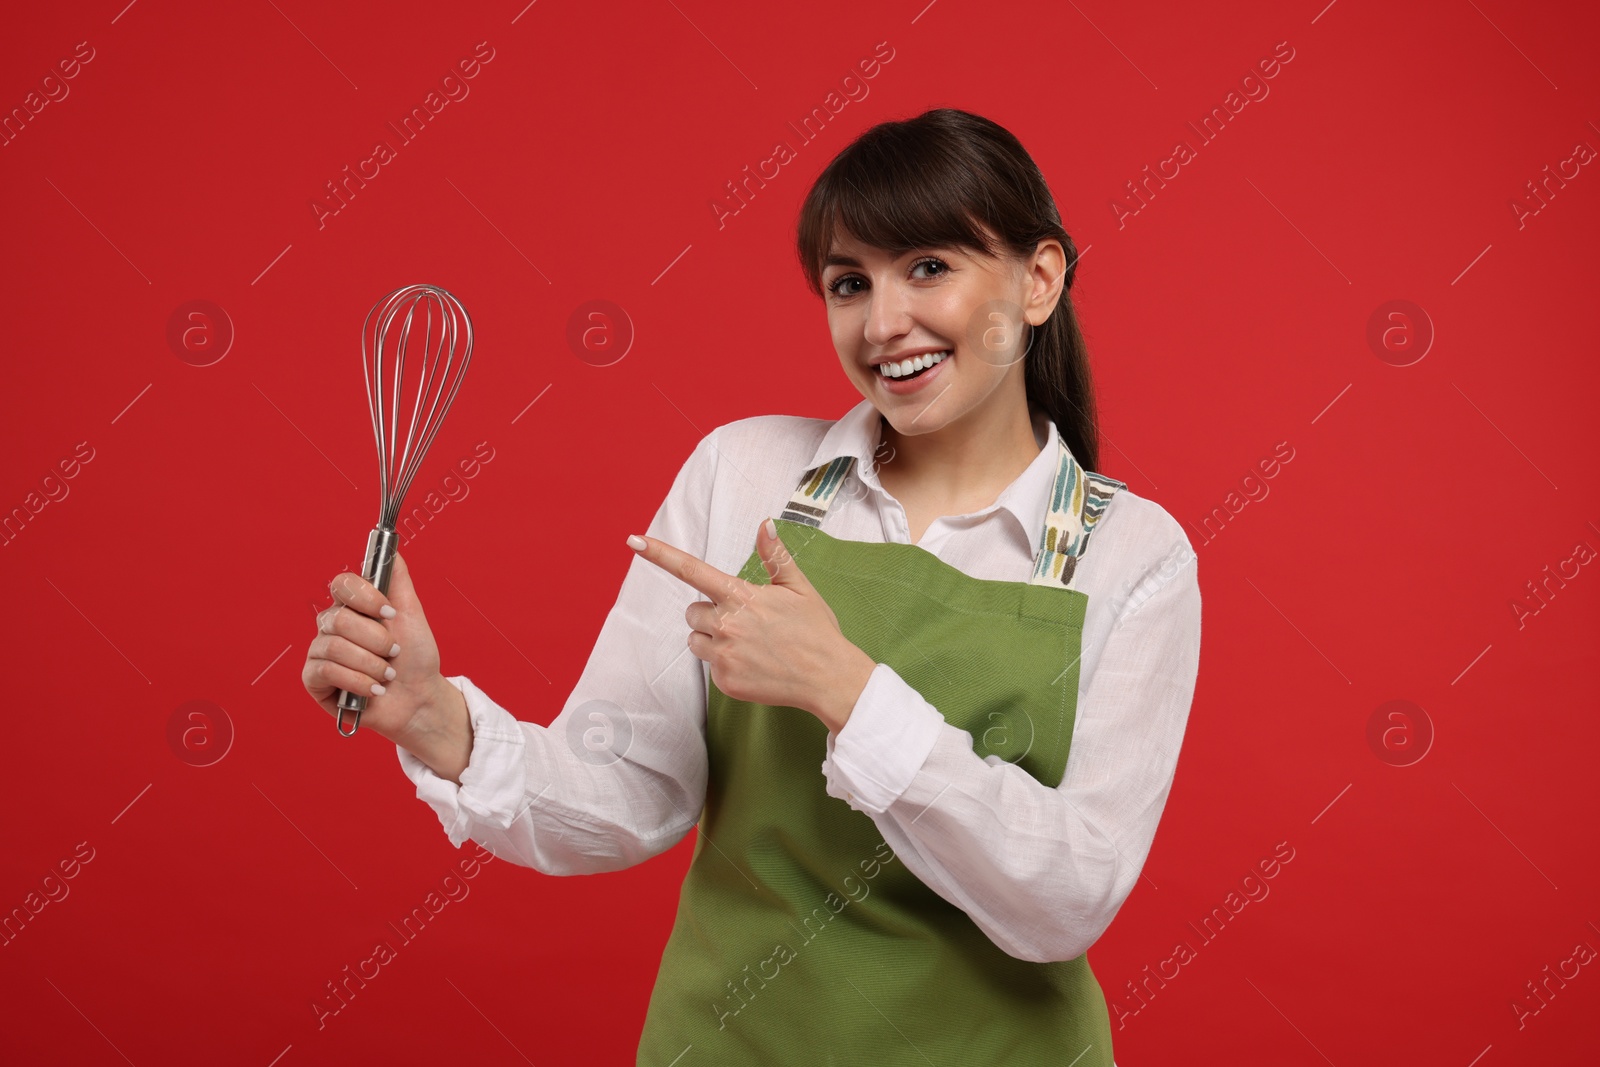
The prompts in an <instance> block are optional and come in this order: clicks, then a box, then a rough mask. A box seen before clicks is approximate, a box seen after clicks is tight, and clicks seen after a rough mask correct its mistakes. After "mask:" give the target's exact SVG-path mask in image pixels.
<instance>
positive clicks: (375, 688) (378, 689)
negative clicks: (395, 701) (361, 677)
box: [372, 682, 387, 697]
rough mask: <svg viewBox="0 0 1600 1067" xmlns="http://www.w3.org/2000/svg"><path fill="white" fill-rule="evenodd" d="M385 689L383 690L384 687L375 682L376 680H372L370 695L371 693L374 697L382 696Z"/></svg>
mask: <svg viewBox="0 0 1600 1067" xmlns="http://www.w3.org/2000/svg"><path fill="white" fill-rule="evenodd" d="M386 691H387V690H385V689H384V688H383V686H381V685H379V684H378V683H377V682H373V683H372V695H373V696H375V697H381V696H383V694H384V693H385V692H386Z"/></svg>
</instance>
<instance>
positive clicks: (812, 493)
mask: <svg viewBox="0 0 1600 1067" xmlns="http://www.w3.org/2000/svg"><path fill="white" fill-rule="evenodd" d="M855 461H856V457H854V456H839V457H837V458H835V459H832V460H829V461H828V462H827V463H824V464H823V465H822V466H820V467H812V468H811V469H810V470H808V471H806V472H805V473H804V474H802V475H801V476H800V484H799V485H796V486H795V487H794V495H793V496H791V497H790V498H789V503H788V504H787V505H786V506H785V507H784V509H783V514H781V515H779V516H778V518H780V519H784V520H786V521H788V522H803V523H805V524H806V525H807V526H816V527H821V525H822V520H823V517H824V516H826V515H827V514H828V505H830V504H832V503H833V498H834V496H835V494H837V493H838V492H839V486H841V485H843V484H844V479H845V475H847V474H849V473H850V468H851V467H852V466H853V465H854V464H855Z"/></svg>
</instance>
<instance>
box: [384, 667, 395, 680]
mask: <svg viewBox="0 0 1600 1067" xmlns="http://www.w3.org/2000/svg"><path fill="white" fill-rule="evenodd" d="M383 680H384V681H386V682H392V681H394V668H393V667H385V668H384V669H383Z"/></svg>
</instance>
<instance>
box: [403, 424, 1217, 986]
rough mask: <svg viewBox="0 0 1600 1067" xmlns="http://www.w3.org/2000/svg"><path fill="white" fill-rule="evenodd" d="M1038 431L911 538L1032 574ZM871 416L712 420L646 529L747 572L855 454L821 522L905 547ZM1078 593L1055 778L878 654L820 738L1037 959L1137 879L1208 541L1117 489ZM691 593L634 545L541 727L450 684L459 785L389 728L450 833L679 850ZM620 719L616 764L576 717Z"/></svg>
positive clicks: (689, 745)
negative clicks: (782, 525) (770, 520)
mask: <svg viewBox="0 0 1600 1067" xmlns="http://www.w3.org/2000/svg"><path fill="white" fill-rule="evenodd" d="M1033 427H1034V439H1035V441H1036V442H1039V443H1040V444H1041V450H1040V452H1039V454H1038V456H1037V457H1036V458H1035V459H1034V461H1033V462H1032V463H1031V464H1030V465H1029V466H1028V467H1027V469H1026V470H1024V471H1023V472H1022V474H1021V475H1019V476H1018V477H1017V479H1016V480H1015V481H1014V482H1012V483H1011V485H1010V486H1008V487H1007V488H1006V489H1005V490H1004V491H1003V492H1001V494H1000V495H999V497H998V498H997V499H996V500H995V501H994V503H992V504H990V505H989V506H988V507H985V508H981V509H979V510H977V511H974V512H971V513H969V514H965V515H953V516H946V517H943V518H938V519H935V520H934V521H933V522H932V524H931V525H929V527H928V529H927V530H926V532H925V533H924V534H923V537H922V540H921V541H919V542H918V544H919V545H920V546H921V547H923V548H925V549H927V550H928V551H930V552H932V553H934V554H935V555H937V556H938V557H939V558H940V559H942V560H943V561H944V562H946V563H948V564H950V565H952V566H954V567H956V568H957V569H958V570H961V571H963V572H964V573H966V574H969V575H971V576H973V577H975V578H987V579H996V580H1000V581H1014V582H1026V581H1027V580H1028V577H1029V575H1030V573H1031V572H1032V564H1033V558H1034V553H1035V551H1036V549H1037V547H1038V540H1039V535H1040V531H1041V530H1042V529H1043V526H1044V516H1045V508H1046V504H1047V502H1048V496H1049V490H1050V485H1051V481H1052V479H1053V478H1054V476H1055V473H1056V445H1055V442H1056V439H1057V437H1058V436H1059V435H1058V432H1057V430H1056V428H1055V425H1054V424H1053V423H1051V422H1050V421H1049V420H1048V419H1046V418H1044V417H1043V416H1042V415H1041V414H1037V413H1036V414H1035V416H1034V421H1033ZM879 432H880V423H879V416H878V412H877V410H876V409H875V408H874V407H873V406H872V405H871V403H870V402H868V401H866V400H862V401H861V402H860V403H859V404H857V405H856V406H855V407H854V408H853V409H851V410H850V411H849V412H848V413H847V414H846V415H845V416H844V417H843V418H841V419H839V420H838V421H837V422H829V421H828V420H825V419H813V418H802V417H799V416H792V415H763V416H757V417H754V418H747V419H740V420H737V421H735V422H730V423H727V424H725V425H722V426H719V427H717V428H716V429H715V430H713V431H712V432H711V433H709V434H707V435H706V436H705V437H704V438H703V439H702V440H701V441H700V443H699V444H698V445H697V446H696V447H695V449H694V452H693V453H692V454H691V455H690V456H689V458H688V460H687V461H686V462H685V463H684V465H683V467H682V469H681V470H679V472H678V475H677V477H676V479H675V480H674V481H673V483H672V488H671V490H670V491H669V492H668V493H667V497H666V499H665V500H664V501H663V502H662V504H661V506H660V508H659V509H658V510H657V512H656V515H655V517H654V518H653V519H652V520H651V522H650V525H649V527H648V528H647V529H646V530H645V532H646V533H648V534H650V535H651V536H653V537H657V538H660V539H661V540H663V541H666V542H668V543H669V544H672V545H675V546H677V547H678V548H680V549H683V550H684V551H685V552H689V553H691V554H693V555H695V556H697V557H699V558H700V559H703V560H705V561H706V562H707V563H709V564H711V565H712V566H714V567H716V568H718V569H719V570H722V571H724V572H726V573H728V574H736V573H738V571H739V570H740V568H741V567H742V566H743V565H744V563H745V561H746V559H747V558H748V557H749V555H750V552H751V551H752V549H753V546H754V544H755V534H756V526H757V524H758V523H760V522H761V521H762V520H763V519H765V518H767V517H768V516H771V517H776V516H777V515H778V514H779V513H780V512H781V511H782V510H783V506H784V504H785V503H787V501H788V500H789V497H790V494H791V493H792V492H793V491H794V488H795V484H796V483H797V482H798V481H799V478H800V475H801V474H802V472H804V471H806V470H808V469H810V468H812V467H815V466H817V465H819V464H821V463H824V462H826V461H827V460H829V459H831V458H833V457H835V456H838V455H842V454H847V453H848V454H852V455H855V456H856V457H857V461H856V463H855V464H853V466H852V470H851V473H850V474H849V475H848V476H847V478H846V480H845V483H844V484H843V486H842V487H841V488H840V490H839V493H838V495H837V496H836V497H835V498H834V501H833V504H832V506H831V507H830V509H829V512H828V517H827V519H826V521H825V522H824V524H823V526H824V529H825V530H826V531H827V532H828V533H829V534H830V535H832V536H834V537H836V538H840V539H845V540H854V541H869V542H884V541H893V542H898V543H901V544H905V543H909V542H910V533H909V527H908V525H907V522H906V515H905V511H904V509H903V508H902V507H901V505H900V504H899V502H898V501H896V500H895V499H894V498H893V497H891V496H890V495H889V494H888V493H887V492H886V491H885V490H884V489H883V487H882V486H881V485H879V484H878V480H877V476H876V473H875V469H874V467H873V464H872V462H871V459H870V457H871V456H872V455H873V453H874V451H875V449H876V447H877V444H878V440H879ZM617 542H618V544H619V545H620V544H621V542H622V535H621V534H620V533H619V534H618V535H617ZM1072 587H1073V588H1075V589H1079V590H1081V591H1082V592H1084V593H1085V594H1086V595H1087V596H1088V598H1089V602H1088V610H1087V613H1086V618H1085V621H1084V631H1083V640H1082V647H1081V662H1080V667H1079V670H1080V673H1079V696H1078V704H1077V716H1076V721H1075V723H1074V725H1073V731H1072V743H1071V747H1070V749H1069V752H1068V759H1067V765H1066V771H1065V773H1064V775H1063V776H1062V779H1061V782H1060V784H1059V786H1057V787H1056V788H1053V789H1052V788H1049V787H1047V786H1045V785H1043V784H1042V783H1040V782H1039V781H1038V780H1037V779H1035V778H1033V777H1032V776H1031V775H1029V774H1028V773H1027V772H1026V771H1025V770H1023V769H1022V768H1021V767H1019V766H1016V765H1015V764H1011V763H1006V762H1004V761H1003V760H1002V759H1001V758H1000V757H999V756H997V755H990V756H988V757H986V758H980V757H979V756H978V755H977V754H976V753H975V752H974V751H973V739H972V735H971V734H970V733H968V732H967V731H965V730H962V729H960V728H958V727H955V726H952V725H950V724H949V723H947V722H945V720H944V717H943V716H942V715H940V714H939V712H938V710H937V709H936V708H934V707H933V705H931V704H929V703H928V702H927V701H925V700H924V699H923V698H922V697H921V695H920V694H918V693H917V692H916V691H915V690H914V689H912V688H911V687H910V686H909V685H908V684H907V683H906V682H905V681H903V680H902V679H901V678H900V676H899V675H898V674H896V673H895V672H894V670H893V669H892V668H890V667H889V666H888V665H886V664H883V663H880V664H878V665H877V667H876V668H874V670H873V671H872V674H871V675H870V677H869V680H868V682H867V685H866V688H865V689H864V690H862V692H861V695H860V698H859V699H858V700H857V702H856V704H855V706H854V708H853V709H852V711H851V714H850V717H849V719H848V720H847V721H846V722H845V725H844V726H843V727H842V728H841V729H839V730H838V731H830V732H829V733H828V738H827V745H826V751H825V752H818V753H816V754H815V755H816V756H818V757H819V758H820V760H821V766H820V773H821V774H822V776H823V778H824V779H825V782H826V791H827V793H828V795H830V796H834V797H838V798H839V799H840V800H843V801H845V802H846V803H848V804H849V805H850V806H851V807H853V808H855V809H856V810H858V811H862V812H865V813H866V814H867V815H869V816H870V817H871V818H872V820H873V821H874V822H875V823H876V824H877V826H878V829H879V830H880V831H881V832H882V834H883V837H884V840H885V841H886V842H887V843H888V844H889V846H890V847H891V848H893V849H894V851H895V855H896V857H897V858H899V859H900V860H901V861H902V862H904V863H905V865H906V866H907V867H908V868H909V869H910V870H911V871H912V872H913V873H914V874H916V875H917V876H918V877H919V878H921V879H922V881H923V882H924V883H925V884H927V885H928V886H929V887H930V888H932V889H933V890H934V891H935V892H936V893H938V894H939V895H940V896H941V897H943V898H944V899H945V900H947V901H949V902H950V903H952V904H954V905H955V906H957V907H959V908H961V909H962V910H963V911H964V912H966V913H967V914H968V915H969V916H970V917H971V918H972V920H973V922H974V923H976V924H977V925H978V927H979V928H980V929H982V930H983V931H984V933H985V934H987V935H988V936H989V938H990V939H991V940H992V941H994V943H995V944H996V945H998V946H999V947H1000V948H1001V949H1003V950H1005V951H1006V952H1007V953H1009V954H1010V955H1012V956H1015V957H1018V958H1020V959H1024V960H1031V961H1035V962H1044V961H1049V960H1066V959H1073V958H1075V957H1076V956H1078V955H1080V954H1082V953H1083V952H1084V951H1085V950H1086V949H1088V948H1089V946H1090V945H1092V944H1093V943H1094V941H1095V940H1096V939H1097V938H1099V936H1100V934H1101V933H1102V932H1103V931H1104V930H1105V928H1106V927H1107V926H1108V925H1109V924H1110V922H1111V919H1112V917H1113V916H1114V915H1115V914H1116V913H1117V909H1118V908H1120V907H1121V906H1122V902H1123V900H1124V899H1125V898H1126V897H1127V895H1128V892H1129V891H1130V890H1131V889H1132V888H1133V884H1134V881H1135V880H1136V879H1137V878H1138V876H1139V871H1140V869H1141V867H1142V866H1143V864H1144V859H1145V856H1146V854H1147V853H1148V852H1149V849H1150V843H1151V840H1152V839H1153V837H1154V835H1155V830H1156V823H1157V821H1158V820H1159V818H1160V816H1161V811H1162V808H1163V807H1164V806H1165V804H1166V800H1167V794H1168V791H1169V790H1170V789H1171V786H1172V779H1173V772H1174V770H1175V768H1176V765H1177V760H1178V750H1179V746H1180V745H1181V743H1182V741H1183V733H1184V728H1185V725H1186V723H1187V721H1188V716H1189V706H1190V702H1191V700H1192V699H1193V695H1194V685H1195V676H1196V672H1197V670H1198V667H1199V656H1200V589H1199V585H1198V581H1197V563H1196V558H1195V554H1194V551H1193V549H1192V548H1191V547H1190V544H1189V540H1188V537H1187V536H1186V534H1185V532H1184V530H1183V527H1182V526H1181V525H1180V524H1179V523H1178V522H1177V520H1175V519H1174V518H1173V517H1172V516H1171V515H1169V514H1168V513H1167V512H1166V511H1165V510H1164V509H1163V508H1162V507H1161V506H1160V505H1158V504H1156V503H1155V502H1153V501H1150V500H1146V499H1144V498H1143V497H1140V496H1137V495H1135V494H1134V493H1132V492H1130V491H1129V490H1126V489H1123V490H1120V491H1118V492H1117V493H1116V494H1115V495H1114V496H1113V497H1112V499H1111V503H1110V504H1109V505H1108V506H1107V509H1106V511H1105V513H1104V515H1103V516H1102V517H1101V519H1100V521H1099V523H1098V525H1097V526H1095V528H1094V531H1093V533H1092V535H1091V536H1090V539H1089V543H1088V547H1087V549H1086V550H1085V552H1084V555H1083V558H1082V559H1080V560H1079V562H1078V568H1077V571H1076V573H1075V574H1074V576H1073V580H1072ZM699 599H703V597H702V596H701V595H700V593H698V592H697V591H696V590H694V589H693V588H691V587H690V586H689V585H687V584H685V583H683V582H681V581H680V580H678V579H677V578H674V577H672V576H671V575H669V574H667V573H666V572H665V571H663V570H662V569H660V568H659V567H657V566H656V565H654V564H652V563H650V562H648V561H647V560H645V559H643V558H642V557H636V558H635V559H633V560H632V561H631V562H630V564H629V567H628V572H627V574H626V576H625V577H624V579H623V582H622V587H621V590H620V592H619V593H618V596H617V600H616V603H615V605H614V606H613V607H612V609H611V611H610V613H609V614H608V615H607V617H606V620H605V622H604V624H603V625H602V626H601V628H600V635H599V637H598V639H597V640H596V642H595V646H594V651H593V652H592V653H591V654H590V656H589V660H588V663H587V665H586V666H585V667H584V670H583V673H582V675H581V677H580V678H579V679H578V683H577V685H576V687H575V688H574V689H573V691H572V693H571V694H570V695H569V696H568V697H567V700H566V703H565V704H564V705H563V707H562V710H561V713H560V714H559V715H558V716H557V717H556V718H555V720H554V721H553V722H551V724H550V725H549V726H548V727H546V726H541V725H539V724H537V723H532V722H526V721H520V720H518V719H516V718H514V717H513V716H512V714H511V713H510V712H509V711H507V710H505V709H504V708H503V707H502V706H501V705H500V704H498V703H497V702H495V701H494V700H491V699H490V698H489V696H488V695H487V694H485V693H483V692H482V691H481V690H479V689H478V687H477V686H475V685H473V684H472V682H471V681H470V680H469V679H468V678H466V677H453V678H451V679H450V681H451V682H452V683H453V684H454V685H456V686H457V687H458V688H459V689H460V690H461V692H462V694H463V695H464V696H465V698H466V704H467V708H468V711H469V714H470V716H471V721H472V729H473V745H472V753H471V757H470V761H469V762H468V764H467V767H466V769H465V770H463V771H462V773H461V785H460V786H457V785H456V784H455V783H453V782H451V781H449V780H447V779H444V778H441V777H439V776H438V775H436V774H434V773H433V771H432V770H430V769H429V768H428V767H427V765H426V764H424V763H423V762H422V761H421V760H419V759H417V758H416V757H415V756H413V755H412V754H411V753H410V752H408V751H406V750H405V749H403V748H400V747H399V746H398V745H397V746H396V749H397V752H398V754H399V759H400V765H401V767H402V768H404V770H405V773H406V775H407V776H408V777H409V778H410V779H411V781H412V782H414V783H415V784H416V787H417V796H418V798H420V799H421V800H423V801H426V802H427V803H428V804H429V806H431V807H432V808H433V810H434V811H435V812H437V813H438V816H439V821H440V822H441V823H442V824H443V826H444V829H445V831H446V833H447V834H448V836H449V839H450V842H451V844H454V845H456V846H457V847H459V846H460V845H461V843H462V842H463V841H464V840H467V839H468V838H470V839H472V840H474V841H477V842H479V843H481V844H482V845H484V846H485V847H487V848H489V849H490V850H491V851H493V852H494V854H495V855H496V856H499V857H501V858H503V859H509V860H510V861H512V862H514V863H518V864H522V865H524V866H528V867H533V868H535V869H537V870H540V871H543V872H544V873H546V874H563V875H565V874H593V873H598V872H602V871H613V870H619V869H621V868H624V867H629V866H632V865H633V864H636V863H640V862H642V861H644V860H647V859H649V858H650V857H652V856H655V855H658V854H660V853H662V852H664V851H666V850H667V849H669V848H671V847H672V846H673V845H675V844H677V842H678V841H679V840H681V839H682V837H683V836H684V834H686V833H687V832H688V830H689V828H690V827H692V826H694V825H695V824H696V822H698V820H699V817H700V813H701V808H702V806H703V804H704V799H705V787H706V775H707V764H706V749H705V736H704V728H705V708H706V692H707V684H708V680H709V677H710V667H709V665H708V664H706V663H704V662H703V661H701V660H700V659H698V658H696V657H695V656H694V655H693V654H692V653H691V652H690V651H689V649H688V646H687V643H686V642H687V637H688V634H689V624H688V622H687V621H686V620H685V618H684V611H685V609H686V608H687V607H688V605H689V604H690V603H691V602H693V601H695V600H699ZM1067 666H1068V664H1066V663H1063V664H1062V667H1063V669H1065V668H1066V667H1067ZM595 700H605V701H609V702H610V703H611V704H612V705H615V708H610V709H608V719H591V717H590V716H589V714H588V713H589V712H590V711H591V710H594V709H595V708H596V707H602V706H600V705H591V706H590V707H582V705H584V704H585V703H586V702H589V701H595ZM509 702H510V703H515V702H516V695H515V694H512V695H511V696H510V698H509ZM618 708H620V709H621V711H620V712H619V711H617V710H616V709H618ZM608 720H609V725H610V728H611V730H612V731H613V733H612V741H611V745H612V746H613V748H614V749H617V750H620V749H621V740H620V739H621V738H622V737H623V736H624V733H625V732H631V739H630V740H629V741H628V747H627V748H626V750H623V751H621V758H620V759H616V758H615V757H614V756H612V755H611V754H610V753H607V752H604V751H602V752H600V753H599V754H598V755H599V757H600V758H601V760H612V762H610V763H609V765H602V764H601V763H600V762H595V760H596V753H595V752H594V751H588V752H585V751H584V741H583V734H584V731H585V730H589V729H601V730H603V729H604V728H605V726H606V724H607V722H608ZM595 736H596V737H598V736H599V735H595ZM592 747H593V746H592V745H591V749H592ZM584 756H587V757H588V759H587V760H586V759H585V758H583V757H584Z"/></svg>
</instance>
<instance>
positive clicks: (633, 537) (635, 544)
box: [628, 534, 648, 552]
mask: <svg viewBox="0 0 1600 1067" xmlns="http://www.w3.org/2000/svg"><path fill="white" fill-rule="evenodd" d="M647 544H648V542H646V541H645V539H644V538H642V537H640V536H639V535H638V534H629V535H628V547H629V548H631V549H633V550H634V551H636V552H642V551H644V549H645V547H646V545H647Z"/></svg>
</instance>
